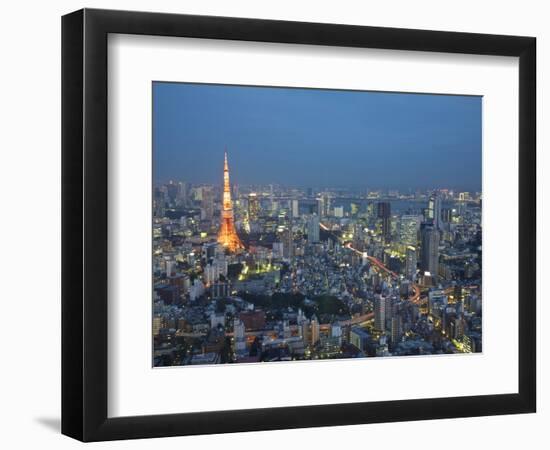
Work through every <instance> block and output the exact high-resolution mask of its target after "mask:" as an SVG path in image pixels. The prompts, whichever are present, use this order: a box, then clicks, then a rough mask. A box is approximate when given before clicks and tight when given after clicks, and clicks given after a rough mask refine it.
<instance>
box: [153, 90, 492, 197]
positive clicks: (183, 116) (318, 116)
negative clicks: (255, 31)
mask: <svg viewBox="0 0 550 450" xmlns="http://www.w3.org/2000/svg"><path fill="white" fill-rule="evenodd" d="M153 128H154V129H153V131H154V132H153V154H154V177H155V180H156V181H157V182H167V181H169V180H182V179H183V180H186V181H189V182H192V183H198V184H200V183H204V184H213V185H217V184H218V174H219V163H218V161H220V159H221V157H223V152H224V149H226V148H227V150H228V152H229V153H230V155H231V159H232V161H233V165H234V167H235V168H234V169H233V175H232V177H233V180H234V183H235V184H238V185H258V184H264V185H265V184H281V185H286V186H293V187H300V188H305V187H314V188H322V187H325V188H327V187H334V188H353V189H366V188H370V189H399V190H403V191H406V190H416V189H434V188H449V189H456V190H462V191H471V192H478V191H480V190H481V97H470V96H448V95H430V94H402V93H378V92H365V91H335V90H318V89H290V88H270V87H243V86H226V85H204V84H186V83H164V82H163V83H158V82H155V83H153ZM206 130H208V131H206ZM388 161H392V163H391V164H389V163H388ZM327 168H330V177H328V176H327V174H326V173H325V171H326V169H327Z"/></svg>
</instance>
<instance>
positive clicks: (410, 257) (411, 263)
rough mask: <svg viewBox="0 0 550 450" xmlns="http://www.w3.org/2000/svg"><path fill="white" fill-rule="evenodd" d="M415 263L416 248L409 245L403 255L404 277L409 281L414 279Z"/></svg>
mask: <svg viewBox="0 0 550 450" xmlns="http://www.w3.org/2000/svg"><path fill="white" fill-rule="evenodd" d="M416 263H417V261H416V248H415V247H413V246H410V245H409V246H408V247H407V250H406V253H405V276H406V277H407V278H408V279H409V280H414V279H415V277H416Z"/></svg>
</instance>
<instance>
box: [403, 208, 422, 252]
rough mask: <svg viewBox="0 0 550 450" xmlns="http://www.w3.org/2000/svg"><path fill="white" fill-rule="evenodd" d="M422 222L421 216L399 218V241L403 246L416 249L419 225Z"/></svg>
mask: <svg viewBox="0 0 550 450" xmlns="http://www.w3.org/2000/svg"><path fill="white" fill-rule="evenodd" d="M421 222H422V216H417V215H403V216H401V222H400V227H399V241H400V243H401V244H403V245H412V246H413V247H416V246H417V245H418V230H420V223H421Z"/></svg>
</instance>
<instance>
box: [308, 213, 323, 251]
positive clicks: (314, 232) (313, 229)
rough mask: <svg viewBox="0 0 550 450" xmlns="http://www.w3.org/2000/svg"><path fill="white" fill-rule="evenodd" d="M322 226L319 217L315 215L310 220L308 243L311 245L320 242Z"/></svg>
mask: <svg viewBox="0 0 550 450" xmlns="http://www.w3.org/2000/svg"><path fill="white" fill-rule="evenodd" d="M319 234H320V224H319V216H316V215H313V216H311V217H310V218H309V221H308V227H307V241H308V242H309V243H310V244H313V243H315V242H319V240H320V237H319Z"/></svg>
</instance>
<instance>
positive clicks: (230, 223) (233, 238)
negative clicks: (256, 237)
mask: <svg viewBox="0 0 550 450" xmlns="http://www.w3.org/2000/svg"><path fill="white" fill-rule="evenodd" d="M218 242H219V243H220V244H222V245H223V246H224V247H225V248H227V249H229V251H231V252H235V251H237V250H239V249H242V248H244V245H243V243H242V242H241V240H240V239H239V236H238V235H237V232H236V231H235V222H234V220H233V203H232V202H231V187H230V184H229V165H228V164H227V150H226V151H225V160H224V163H223V205H222V213H221V225H220V232H219V233H218Z"/></svg>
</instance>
